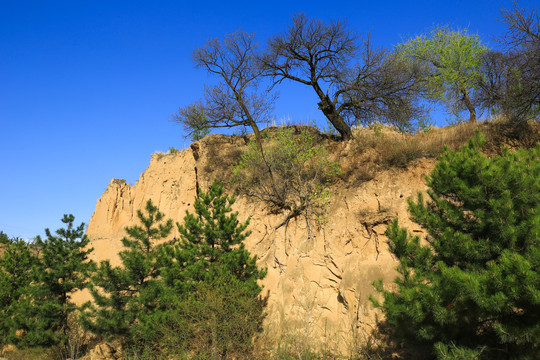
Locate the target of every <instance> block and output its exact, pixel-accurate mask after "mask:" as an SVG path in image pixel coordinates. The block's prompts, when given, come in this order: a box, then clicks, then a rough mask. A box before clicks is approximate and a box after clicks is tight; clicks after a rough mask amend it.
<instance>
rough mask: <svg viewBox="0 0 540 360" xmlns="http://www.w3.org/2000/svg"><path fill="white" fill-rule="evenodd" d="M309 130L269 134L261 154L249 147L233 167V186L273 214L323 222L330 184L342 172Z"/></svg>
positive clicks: (289, 130) (254, 148)
mask: <svg viewBox="0 0 540 360" xmlns="http://www.w3.org/2000/svg"><path fill="white" fill-rule="evenodd" d="M317 140H318V139H317V137H316V135H315V134H314V133H313V131H310V129H309V128H304V129H302V130H301V131H300V132H299V134H297V135H295V134H293V129H292V128H290V127H283V128H279V129H278V130H277V131H276V132H274V133H272V134H270V135H269V137H268V139H267V141H266V143H265V144H264V148H263V149H264V152H263V154H261V152H260V151H259V149H258V148H257V146H256V144H250V146H249V148H248V150H247V151H246V152H245V153H244V154H243V155H242V159H241V160H240V161H239V162H238V163H237V164H236V165H235V166H234V169H233V172H234V184H235V185H236V186H237V190H238V191H239V192H240V193H241V194H244V195H247V196H249V197H253V198H256V199H258V200H261V201H263V203H265V204H266V205H267V206H268V208H269V209H270V211H271V212H274V213H285V214H286V216H285V220H284V222H283V224H286V223H287V222H288V221H289V220H290V219H292V218H296V217H298V216H303V217H305V219H306V220H307V221H309V220H322V219H324V216H325V210H326V206H327V204H328V201H329V199H330V195H331V192H330V190H329V187H328V186H329V183H330V181H331V180H332V179H333V178H334V177H335V176H336V175H338V174H340V172H341V168H340V165H339V163H338V162H334V161H330V160H329V159H328V153H327V152H326V149H325V148H324V146H322V145H319V144H318V143H317Z"/></svg>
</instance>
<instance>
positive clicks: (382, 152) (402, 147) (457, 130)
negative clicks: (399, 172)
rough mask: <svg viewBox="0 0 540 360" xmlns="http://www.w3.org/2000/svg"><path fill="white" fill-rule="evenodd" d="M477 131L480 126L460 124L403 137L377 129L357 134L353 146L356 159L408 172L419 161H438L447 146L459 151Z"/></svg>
mask: <svg viewBox="0 0 540 360" xmlns="http://www.w3.org/2000/svg"><path fill="white" fill-rule="evenodd" d="M476 128H478V125H477V124H468V123H467V124H460V125H456V126H452V127H446V128H441V129H439V128H432V129H430V130H429V131H427V132H420V133H418V134H407V133H400V132H398V131H395V130H393V129H391V128H389V127H383V126H380V125H379V126H374V127H371V128H362V129H356V130H355V134H354V135H355V138H354V140H353V141H354V143H353V151H354V153H355V154H354V155H355V156H356V157H357V158H360V159H362V158H364V159H365V158H366V157H367V158H368V159H369V160H371V161H372V162H373V163H374V164H376V165H378V167H379V169H380V168H381V167H382V168H389V167H399V168H407V167H408V166H409V164H410V163H411V162H413V161H415V160H417V159H420V158H435V157H437V156H439V155H440V154H441V153H442V152H443V151H444V148H445V146H447V147H448V148H449V149H458V148H459V147H460V146H461V145H463V144H464V143H465V142H466V141H467V140H468V139H469V138H470V137H471V136H473V135H474V131H475V130H476Z"/></svg>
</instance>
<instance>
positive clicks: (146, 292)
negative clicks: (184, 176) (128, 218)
mask: <svg viewBox="0 0 540 360" xmlns="http://www.w3.org/2000/svg"><path fill="white" fill-rule="evenodd" d="M145 210H146V215H145V214H143V212H142V211H141V210H139V211H138V212H137V216H138V218H139V220H140V222H141V223H142V226H133V227H127V228H126V233H127V235H128V236H127V237H124V238H123V239H122V244H123V245H124V248H125V250H123V251H121V252H120V254H119V256H120V259H121V261H122V266H119V267H113V266H111V264H110V262H109V261H108V260H106V261H102V262H101V263H100V265H99V268H98V269H97V272H96V273H95V275H94V276H93V277H92V279H91V282H90V284H89V289H90V292H91V294H92V297H93V299H94V304H87V305H86V306H87V310H86V311H85V313H84V316H83V324H84V326H85V327H86V328H88V329H90V330H91V331H93V332H94V333H96V334H99V335H104V336H114V335H116V336H123V337H128V338H129V337H130V336H131V334H132V327H133V324H134V323H135V322H136V321H140V320H141V319H142V318H143V317H144V316H145V315H147V314H151V313H152V312H153V311H154V310H155V309H156V308H157V306H158V300H159V291H160V273H161V265H160V263H159V262H158V254H159V250H158V249H159V246H158V244H157V243H158V242H159V241H160V240H163V239H165V238H167V237H168V236H169V234H170V232H171V230H172V226H173V224H172V220H167V221H165V220H164V215H163V214H162V213H161V212H159V210H158V208H157V207H156V206H154V205H153V204H152V201H151V200H148V202H147V203H146V208H145ZM128 340H129V339H128Z"/></svg>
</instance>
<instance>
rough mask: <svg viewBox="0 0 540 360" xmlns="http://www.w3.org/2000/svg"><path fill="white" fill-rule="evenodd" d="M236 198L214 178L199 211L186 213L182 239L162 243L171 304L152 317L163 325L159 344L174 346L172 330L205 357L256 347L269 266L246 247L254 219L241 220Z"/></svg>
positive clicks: (185, 348)
mask: <svg viewBox="0 0 540 360" xmlns="http://www.w3.org/2000/svg"><path fill="white" fill-rule="evenodd" d="M234 202H235V199H234V197H232V196H228V195H226V194H225V191H224V189H223V185H221V184H219V183H218V182H217V181H216V182H214V183H213V184H212V186H211V187H210V189H209V190H208V192H206V193H205V192H200V193H199V194H198V196H197V198H196V199H195V204H194V207H195V214H191V213H189V212H186V216H185V217H184V224H183V225H180V224H178V223H177V226H178V230H179V233H180V237H181V238H180V239H178V240H177V241H176V243H175V244H174V245H173V246H168V247H164V248H163V250H165V251H164V252H163V253H162V266H163V271H162V276H163V280H164V286H165V287H166V288H167V290H166V291H164V295H165V294H168V298H167V300H166V301H164V302H165V303H167V304H170V306H169V308H168V310H167V311H166V312H163V313H160V314H158V316H161V318H160V320H157V319H156V320H154V321H153V322H152V323H161V324H163V326H160V327H157V328H156V329H155V331H156V332H155V334H154V336H155V338H156V339H158V340H159V341H158V344H159V345H164V346H165V347H168V348H171V347H172V346H171V343H170V341H168V340H167V339H169V340H170V335H169V334H170V333H173V334H174V335H173V336H174V340H175V341H176V342H177V344H176V345H177V346H176V347H177V348H182V349H183V351H191V352H192V353H197V354H198V356H201V357H202V358H211V359H222V358H226V357H227V355H229V356H230V355H231V354H237V355H238V354H240V355H239V356H241V357H242V358H243V357H245V356H248V354H249V351H251V348H252V340H253V336H254V335H255V334H256V333H257V332H259V331H260V330H261V324H262V320H263V317H264V314H263V308H264V301H263V300H262V299H261V298H260V293H261V290H262V289H261V287H260V286H259V285H258V284H257V280H259V279H262V278H264V276H265V275H266V270H264V269H262V270H261V269H259V268H258V267H257V264H256V257H255V256H251V255H250V253H249V252H248V251H247V250H246V249H245V246H244V244H243V241H244V240H245V239H246V238H247V237H248V236H249V235H250V233H251V232H250V231H247V230H246V229H247V226H248V225H249V219H248V220H246V221H245V222H244V223H240V222H239V220H238V213H237V212H232V209H231V206H232V205H233V204H234ZM163 316H165V317H163ZM164 342H165V343H164ZM178 343H181V344H178ZM184 355H185V354H184Z"/></svg>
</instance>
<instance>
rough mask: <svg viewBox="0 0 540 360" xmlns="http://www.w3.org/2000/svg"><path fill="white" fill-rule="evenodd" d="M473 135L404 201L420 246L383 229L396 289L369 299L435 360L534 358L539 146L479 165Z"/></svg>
mask: <svg viewBox="0 0 540 360" xmlns="http://www.w3.org/2000/svg"><path fill="white" fill-rule="evenodd" d="M482 142H483V139H482V137H481V135H480V134H479V133H477V136H476V138H475V139H472V140H470V141H469V143H468V144H467V145H466V146H464V147H463V148H462V149H461V151H458V152H450V151H446V152H445V153H444V154H443V155H442V156H441V159H440V162H439V163H438V164H437V165H436V167H435V169H434V170H433V172H432V173H431V175H430V176H429V177H428V178H427V184H428V186H429V190H428V194H429V196H430V200H428V201H424V198H423V197H422V195H421V194H419V195H418V200H417V201H416V202H414V201H412V200H411V199H409V210H410V213H411V215H412V218H413V219H414V221H416V222H417V223H418V224H420V225H421V226H423V227H424V228H425V229H426V231H427V233H428V236H427V237H426V239H425V240H426V241H425V242H424V241H421V240H420V238H419V237H418V236H412V235H410V234H409V233H408V232H407V231H406V230H405V229H402V228H400V227H399V226H398V223H397V220H396V221H395V222H394V223H393V224H392V225H391V226H390V227H389V228H388V230H387V235H388V238H389V246H390V250H391V251H392V252H393V253H394V255H395V256H396V257H397V259H398V260H399V266H398V268H397V270H398V272H399V274H400V276H399V277H398V278H397V279H396V281H395V282H396V284H397V291H395V292H393V291H387V290H384V289H383V287H382V282H379V283H377V284H376V286H377V288H378V290H379V292H381V293H382V295H383V298H384V302H382V303H379V302H377V301H375V300H373V301H374V303H375V305H376V306H378V307H380V308H382V310H383V311H384V313H385V315H386V319H387V321H388V323H389V324H390V325H392V326H393V328H394V329H395V335H396V336H397V338H398V339H400V340H402V341H403V342H406V343H407V344H410V345H412V346H414V347H416V348H417V349H422V348H423V349H424V350H426V354H427V357H435V355H436V356H437V357H438V358H439V359H537V358H538V357H537V356H538V354H539V353H540V341H539V339H540V272H539V269H540V236H539V235H540V161H539V158H540V146H536V148H533V149H530V150H528V151H526V150H519V151H515V152H510V151H509V150H505V151H504V154H503V155H502V156H499V157H492V158H488V157H487V156H486V155H484V154H483V153H482V152H481V149H480V146H481V145H482Z"/></svg>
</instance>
